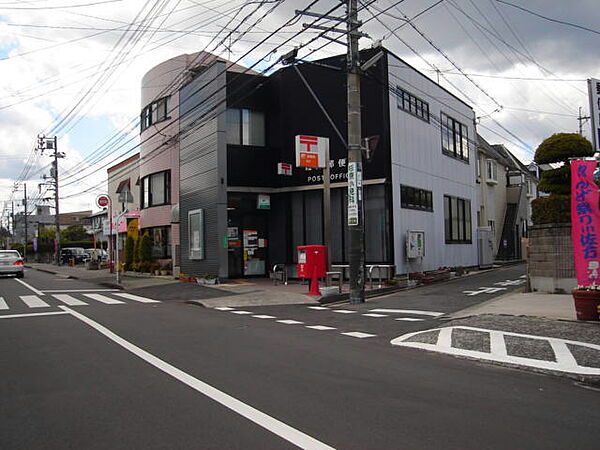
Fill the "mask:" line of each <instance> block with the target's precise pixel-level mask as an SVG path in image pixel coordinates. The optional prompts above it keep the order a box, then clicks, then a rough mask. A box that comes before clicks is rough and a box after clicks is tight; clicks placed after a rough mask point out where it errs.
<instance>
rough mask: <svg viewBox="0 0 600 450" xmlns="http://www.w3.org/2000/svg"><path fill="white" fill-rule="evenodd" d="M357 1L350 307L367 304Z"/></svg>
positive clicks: (351, 101)
mask: <svg viewBox="0 0 600 450" xmlns="http://www.w3.org/2000/svg"><path fill="white" fill-rule="evenodd" d="M359 26H360V22H359V21H358V10H357V0H348V16H347V30H348V67H347V69H348V75H347V89H348V238H349V239H348V240H349V255H348V260H349V263H350V303H353V304H355V303H364V301H365V239H364V230H365V226H364V213H363V188H362V178H363V177H362V146H361V117H360V114H361V111H360V68H359V53H358V39H359V38H360V36H361V34H360V32H359V31H358V27H359Z"/></svg>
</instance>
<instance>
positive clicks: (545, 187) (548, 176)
mask: <svg viewBox="0 0 600 450" xmlns="http://www.w3.org/2000/svg"><path fill="white" fill-rule="evenodd" d="M538 189H539V190H540V191H542V192H548V193H550V194H559V195H570V194H571V166H570V165H569V164H566V165H564V166H562V167H559V168H558V169H552V170H547V171H546V172H544V173H543V174H542V179H541V180H540V182H539V183H538Z"/></svg>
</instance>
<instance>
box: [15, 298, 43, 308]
mask: <svg viewBox="0 0 600 450" xmlns="http://www.w3.org/2000/svg"><path fill="white" fill-rule="evenodd" d="M21 300H23V302H24V303H25V304H26V305H27V306H29V307H30V308H47V307H49V306H50V305H49V304H48V303H46V302H45V301H44V300H42V299H41V298H39V297H38V296H37V295H21Z"/></svg>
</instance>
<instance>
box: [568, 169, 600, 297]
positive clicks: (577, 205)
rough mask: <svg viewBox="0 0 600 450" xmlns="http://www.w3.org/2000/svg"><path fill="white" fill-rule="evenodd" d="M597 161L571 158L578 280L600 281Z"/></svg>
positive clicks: (573, 233) (573, 235)
mask: <svg viewBox="0 0 600 450" xmlns="http://www.w3.org/2000/svg"><path fill="white" fill-rule="evenodd" d="M595 170H596V161H581V160H580V161H571V226H572V239H573V252H574V260H575V275H576V276H577V284H578V285H580V286H589V285H590V284H598V283H599V281H600V276H599V270H600V254H599V253H600V242H599V238H600V235H599V233H600V213H599V209H598V199H599V197H600V196H599V193H598V186H597V185H596V183H594V171H595Z"/></svg>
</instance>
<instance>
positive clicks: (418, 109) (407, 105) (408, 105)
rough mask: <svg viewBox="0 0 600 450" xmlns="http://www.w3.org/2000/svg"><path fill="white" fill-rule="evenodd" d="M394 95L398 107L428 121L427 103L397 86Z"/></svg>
mask: <svg viewBox="0 0 600 450" xmlns="http://www.w3.org/2000/svg"><path fill="white" fill-rule="evenodd" d="M396 96H397V97H396V99H397V101H398V108H400V109H403V110H404V111H406V112H409V113H411V114H413V115H415V116H417V117H418V118H419V119H423V120H425V121H427V122H429V103H427V102H426V101H423V100H421V99H420V98H418V97H415V96H414V95H412V94H411V93H410V92H407V91H405V90H404V89H402V88H400V87H399V86H398V87H396Z"/></svg>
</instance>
